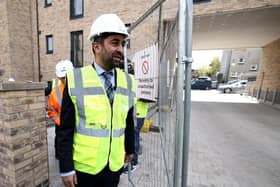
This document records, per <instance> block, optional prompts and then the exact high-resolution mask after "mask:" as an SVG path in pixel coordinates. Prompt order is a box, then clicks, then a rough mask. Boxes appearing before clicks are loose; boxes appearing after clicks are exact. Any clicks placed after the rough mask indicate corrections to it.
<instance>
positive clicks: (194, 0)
mask: <svg viewBox="0 0 280 187" xmlns="http://www.w3.org/2000/svg"><path fill="white" fill-rule="evenodd" d="M209 1H211V0H193V3H204V2H209Z"/></svg>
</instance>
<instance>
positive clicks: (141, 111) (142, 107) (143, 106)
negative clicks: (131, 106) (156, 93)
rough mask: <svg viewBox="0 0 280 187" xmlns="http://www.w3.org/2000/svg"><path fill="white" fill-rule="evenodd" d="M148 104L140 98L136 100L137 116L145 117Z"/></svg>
mask: <svg viewBox="0 0 280 187" xmlns="http://www.w3.org/2000/svg"><path fill="white" fill-rule="evenodd" d="M148 107H149V104H148V103H146V102H143V101H140V100H137V102H136V111H137V118H146V116H147V113H148Z"/></svg>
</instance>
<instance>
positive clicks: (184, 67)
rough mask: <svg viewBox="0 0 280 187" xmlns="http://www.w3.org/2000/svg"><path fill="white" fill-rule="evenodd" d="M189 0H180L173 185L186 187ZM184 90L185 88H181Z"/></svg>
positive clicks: (190, 38)
mask: <svg viewBox="0 0 280 187" xmlns="http://www.w3.org/2000/svg"><path fill="white" fill-rule="evenodd" d="M192 5H193V4H192V0H180V1H179V26H178V37H179V38H178V57H179V59H178V74H177V79H178V83H177V113H176V130H175V131H176V132H175V154H176V155H175V158H174V181H173V184H174V185H173V186H174V187H187V181H188V180H187V177H188V158H189V134H190V133H189V130H190V106H191V100H190V98H191V64H192ZM184 90H185V91H184Z"/></svg>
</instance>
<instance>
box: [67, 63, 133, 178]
mask: <svg viewBox="0 0 280 187" xmlns="http://www.w3.org/2000/svg"><path fill="white" fill-rule="evenodd" d="M116 77H117V88H116V90H115V95H114V103H113V105H112V108H111V105H110V102H109V99H108V97H107V95H106V91H105V90H104V88H103V85H102V83H101V81H100V79H99V77H98V75H97V73H96V71H95V70H94V69H93V67H92V66H91V65H90V66H86V67H83V68H77V69H74V70H71V71H69V72H67V81H68V92H69V95H70V97H71V100H72V102H73V104H74V107H75V118H76V131H75V133H74V143H73V159H74V167H75V169H76V170H79V171H82V172H85V173H90V174H97V173H99V172H100V171H101V170H102V169H103V168H104V167H105V166H106V165H107V163H108V161H109V168H110V170H111V171H118V170H119V169H120V168H121V167H123V164H124V157H125V149H124V131H125V126H126V117H127V113H128V111H129V109H130V108H131V107H132V106H133V105H135V103H136V100H135V83H134V80H133V79H132V78H131V76H129V75H128V74H126V73H124V72H122V71H121V70H119V69H117V76H116Z"/></svg>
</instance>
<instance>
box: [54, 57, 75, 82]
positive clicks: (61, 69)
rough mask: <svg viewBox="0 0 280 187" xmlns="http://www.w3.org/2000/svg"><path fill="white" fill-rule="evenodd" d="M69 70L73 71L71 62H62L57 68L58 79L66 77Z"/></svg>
mask: <svg viewBox="0 0 280 187" xmlns="http://www.w3.org/2000/svg"><path fill="white" fill-rule="evenodd" d="M68 69H73V64H72V62H70V61H69V60H61V61H59V62H58V63H57V64H56V66H55V74H56V76H57V77H59V78H61V77H65V75H66V72H67V70H68Z"/></svg>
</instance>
